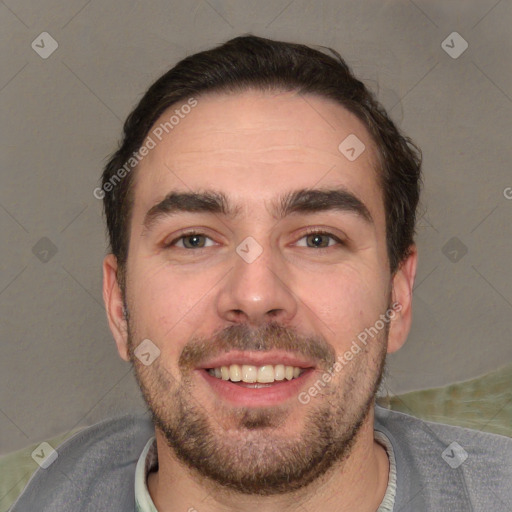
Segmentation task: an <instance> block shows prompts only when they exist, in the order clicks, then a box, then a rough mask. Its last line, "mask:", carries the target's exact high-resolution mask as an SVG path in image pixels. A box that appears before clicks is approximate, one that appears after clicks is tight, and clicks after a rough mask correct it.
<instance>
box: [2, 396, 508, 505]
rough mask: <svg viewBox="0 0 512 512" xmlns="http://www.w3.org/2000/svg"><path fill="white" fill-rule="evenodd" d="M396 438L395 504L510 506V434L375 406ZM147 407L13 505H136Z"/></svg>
mask: <svg viewBox="0 0 512 512" xmlns="http://www.w3.org/2000/svg"><path fill="white" fill-rule="evenodd" d="M375 430H377V431H380V432H383V433H384V434H385V435H386V436H387V437H388V438H389V440H390V441H391V444H392V446H393V450H394V454H395V459H396V470H397V482H396V483H397V488H396V498H395V505H394V508H393V512H423V511H432V512H484V511H485V512H511V511H512V439H510V438H508V437H504V436H499V435H495V434H488V433H482V432H478V431H476V430H471V429H466V428H460V427H453V426H448V425H442V424H438V423H431V422H425V421H422V420H419V419H417V418H414V417H412V416H409V415H406V414H402V413H399V412H394V411H389V410H387V409H383V408H382V407H379V406H377V405H376V406H375ZM154 433H155V432H154V428H153V425H152V423H151V420H150V418H149V416H148V415H144V414H143V415H126V416H122V417H118V418H113V419H109V420H106V421H102V422H100V423H97V424H96V425H93V426H92V427H88V428H86V429H84V430H82V431H80V432H78V433H77V434H75V435H74V436H72V437H71V438H69V439H68V440H67V441H65V442H64V443H63V444H61V445H60V446H59V447H58V448H57V453H58V457H57V459H56V460H55V461H54V462H53V463H52V464H51V465H49V466H48V467H47V468H46V469H43V468H38V470H37V471H36V472H35V473H34V475H33V476H32V478H31V479H30V481H29V482H28V484H27V486H26V487H25V489H24V490H23V492H22V494H21V495H20V496H19V497H18V499H17V500H16V502H15V503H14V504H13V505H12V507H11V509H10V511H9V512H68V511H69V512H71V511H73V512H85V511H87V512H91V511H94V512H103V511H105V512H134V511H135V499H134V478H135V466H136V464H137V460H138V458H139V456H140V454H141V452H142V450H143V449H144V446H145V444H146V443H147V441H148V439H149V438H150V437H152V436H153V435H154Z"/></svg>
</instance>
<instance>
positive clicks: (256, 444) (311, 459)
mask: <svg viewBox="0 0 512 512" xmlns="http://www.w3.org/2000/svg"><path fill="white" fill-rule="evenodd" d="M276 329H277V330H276V332H278V333H282V332H283V328H281V327H278V326H276ZM240 330H241V331H240ZM128 331H129V346H130V359H131V361H132V365H133V367H134V373H135V377H136V379H137V382H138V384H139V387H140V389H141V392H142V395H143V397H144V400H145V402H146V404H147V406H148V409H149V411H150V413H151V417H152V421H153V424H154V425H155V428H156V429H158V430H159V431H160V432H161V433H162V434H163V436H164V438H165V440H166V443H167V445H168V447H169V448H170V449H171V450H172V452H173V453H174V454H175V456H176V458H177V459H178V460H180V461H181V462H182V463H184V464H185V465H186V466H187V467H188V468H189V469H190V470H191V471H192V473H193V474H195V475H196V476H197V477H198V478H199V479H206V481H207V482H210V483H213V485H217V486H221V488H223V489H225V490H231V491H235V492H237V493H242V494H245V495H259V496H270V495H278V494H284V493H289V492H293V491H297V490H299V489H302V488H304V487H306V486H307V485H308V484H310V483H312V482H313V481H315V480H317V479H319V478H320V477H321V476H322V475H324V474H325V473H326V472H327V471H328V470H330V469H334V467H335V466H341V465H342V464H343V462H344V460H345V459H346V458H347V457H348V456H349V455H350V453H351V450H352V448H353V446H354V443H355V441H356V439H357V435H358V433H359V432H360V430H361V427H362V426H363V425H364V423H365V420H366V419H367V418H368V415H369V413H370V410H371V408H372V407H373V404H374V399H375V395H376V393H377V390H378V388H379V386H380V383H381V380H382V376H383V372H384V366H385V359H386V346H387V335H388V328H386V329H384V330H383V331H382V332H380V333H379V336H377V337H376V338H375V339H372V340H371V341H370V342H369V343H368V344H367V345H366V347H365V348H364V349H363V350H362V351H361V352H360V353H359V354H357V355H356V356H355V357H354V359H353V360H352V361H350V362H349V363H348V364H346V365H345V366H343V368H342V369H341V370H340V371H339V372H334V378H333V379H332V380H331V382H330V383H329V384H327V385H326V386H325V387H324V388H323V390H322V391H321V393H319V394H318V395H317V396H316V397H312V398H311V401H310V402H309V403H308V404H307V405H302V404H301V403H300V402H299V401H298V400H297V401H296V402H293V403H291V404H287V405H284V406H276V407H258V408H242V407H233V406H227V405H226V404H221V403H216V407H215V408H212V411H213V412H212V413H210V412H209V410H207V409H206V407H205V406H204V405H202V404H201V403H200V402H199V401H198V400H197V398H196V397H195V395H194V386H193V384H192V381H191V375H192V372H191V371H189V372H186V373H184V372H181V375H180V379H176V378H175V377H174V376H173V375H172V374H171V373H170V371H169V370H167V369H166V368H164V367H163V366H162V361H161V358H157V359H156V360H155V361H154V362H153V363H152V365H151V366H149V367H145V366H143V365H142V364H141V363H140V362H138V361H136V360H135V356H134V354H133V350H134V348H133V337H132V332H133V331H132V330H131V329H129V330H128ZM227 332H229V333H230V336H231V337H230V339H231V340H235V339H236V340H242V339H244V340H247V339H248V338H247V332H248V331H246V330H243V327H241V326H239V325H238V326H231V328H230V330H229V331H227ZM239 332H243V335H242V336H241V337H237V336H238V333H239ZM265 332H269V331H265ZM270 332H274V331H270ZM258 333H260V331H258ZM287 334H288V335H289V332H288V331H287ZM244 336H245V338H244ZM263 336H264V335H263ZM250 339H251V340H253V341H254V340H255V338H250ZM263 339H266V340H268V338H261V337H260V338H259V340H260V344H259V346H261V341H262V340H263ZM237 344H238V345H237V346H236V347H233V348H240V346H241V344H242V341H240V343H238V342H237ZM201 346H206V345H201ZM246 346H247V344H246ZM254 346H255V345H254V343H253V344H252V345H251V347H250V348H254ZM268 346H269V347H271V346H274V347H275V346H276V345H273V344H272V343H271V342H268ZM279 348H281V347H279ZM332 363H333V360H332V358H331V360H330V362H329V366H328V367H332ZM322 373H323V372H322V371H319V372H318V373H317V378H314V379H312V380H311V382H312V383H314V382H316V381H317V379H318V380H322V379H321V377H322ZM304 407H307V408H308V409H307V412H306V413H305V414H304V413H303V411H304V409H303V408H304ZM294 414H298V417H299V418H304V419H303V427H302V428H301V429H300V433H299V434H298V436H294V437H290V435H289V433H286V430H289V427H290V422H293V421H294V420H293V417H294ZM285 426H287V428H286V429H285V428H284V427H285ZM280 427H283V428H281V429H280ZM280 430H281V431H280Z"/></svg>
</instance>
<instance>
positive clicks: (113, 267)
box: [103, 254, 130, 361]
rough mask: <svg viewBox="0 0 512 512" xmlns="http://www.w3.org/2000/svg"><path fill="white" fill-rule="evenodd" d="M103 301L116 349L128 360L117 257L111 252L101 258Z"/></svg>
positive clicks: (125, 323) (126, 329)
mask: <svg viewBox="0 0 512 512" xmlns="http://www.w3.org/2000/svg"><path fill="white" fill-rule="evenodd" d="M103 301H104V302H105V309H106V310H107V319H108V325H109V327H110V330H111V332H112V335H113V336H114V339H115V341H116V345H117V351H118V352H119V355H120V356H121V358H122V359H124V360H125V361H129V360H130V356H129V352H128V326H127V322H126V319H125V316H124V311H123V295H122V293H121V288H120V287H119V283H118V281H117V258H116V257H115V256H114V255H113V254H107V256H105V259H104V260H103Z"/></svg>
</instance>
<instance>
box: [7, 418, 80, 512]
mask: <svg viewBox="0 0 512 512" xmlns="http://www.w3.org/2000/svg"><path fill="white" fill-rule="evenodd" d="M82 428H84V427H81V428H76V429H74V430H72V431H71V432H67V433H65V434H60V435H58V436H56V437H54V438H52V439H50V440H49V441H47V442H48V444H49V445H50V446H51V447H52V448H54V449H55V448H57V446H59V445H60V444H62V443H63V442H64V441H65V440H66V439H68V438H69V437H71V436H72V435H74V434H76V433H77V432H78V431H80V430H82ZM40 444H41V443H40V442H39V443H33V444H31V445H29V446H27V447H25V448H22V449H21V450H18V451H15V452H12V453H9V454H7V455H4V456H2V457H1V458H0V476H1V478H0V512H7V510H9V507H10V506H11V505H12V504H13V503H14V501H15V500H16V498H17V497H18V496H19V495H20V494H21V491H22V490H23V489H24V488H25V486H26V485H27V483H28V481H29V480H30V477H31V476H32V474H33V473H34V472H35V470H36V469H37V468H38V467H39V465H38V464H37V462H35V460H34V459H33V458H32V452H33V451H34V450H35V449H36V448H37V447H38V446H39V445H40Z"/></svg>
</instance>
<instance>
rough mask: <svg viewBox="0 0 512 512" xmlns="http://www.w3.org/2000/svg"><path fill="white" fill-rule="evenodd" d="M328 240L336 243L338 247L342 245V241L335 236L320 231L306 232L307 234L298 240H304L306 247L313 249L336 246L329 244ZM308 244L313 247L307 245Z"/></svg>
mask: <svg viewBox="0 0 512 512" xmlns="http://www.w3.org/2000/svg"><path fill="white" fill-rule="evenodd" d="M329 238H330V239H331V240H334V241H335V242H337V243H338V245H344V243H343V241H342V240H340V239H339V238H338V237H337V236H336V235H333V234H332V233H329V232H328V231H322V230H317V229H312V230H308V231H307V233H306V234H305V235H304V236H303V237H302V238H301V239H300V240H303V239H306V247H309V248H313V249H327V248H328V247H331V246H332V245H336V244H330V243H329V242H330V241H329ZM308 242H309V243H311V244H313V245H312V246H310V245H308Z"/></svg>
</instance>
